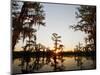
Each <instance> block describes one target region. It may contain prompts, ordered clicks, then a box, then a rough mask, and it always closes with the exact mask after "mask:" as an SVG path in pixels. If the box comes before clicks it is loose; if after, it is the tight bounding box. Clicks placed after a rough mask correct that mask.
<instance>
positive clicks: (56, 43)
mask: <svg viewBox="0 0 100 75" xmlns="http://www.w3.org/2000/svg"><path fill="white" fill-rule="evenodd" d="M60 38H61V36H59V35H58V34H57V33H53V34H52V40H53V41H54V51H55V52H56V51H57V49H58V43H59V42H61V40H60Z"/></svg>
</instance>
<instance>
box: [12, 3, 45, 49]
mask: <svg viewBox="0 0 100 75" xmlns="http://www.w3.org/2000/svg"><path fill="white" fill-rule="evenodd" d="M42 8H43V6H42V5H41V4H40V3H39V2H38V3H37V2H21V1H12V32H13V33H12V50H14V47H15V45H16V43H17V41H18V40H19V39H20V35H21V36H23V39H25V37H26V36H28V37H29V39H30V37H31V34H32V33H34V28H33V26H40V25H43V26H44V25H45V23H44V22H43V20H44V19H45V17H44V16H45V14H44V11H43V9H42ZM28 32H29V33H28Z"/></svg>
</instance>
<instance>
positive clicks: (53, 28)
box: [15, 3, 85, 51]
mask: <svg viewBox="0 0 100 75" xmlns="http://www.w3.org/2000/svg"><path fill="white" fill-rule="evenodd" d="M41 4H42V5H43V6H44V7H43V9H44V13H45V23H46V26H45V27H44V26H41V27H40V28H39V30H38V31H37V43H42V44H43V45H45V46H46V47H49V48H53V46H54V45H53V44H54V42H53V41H52V39H51V36H52V33H57V34H58V35H60V36H61V40H62V44H63V45H64V51H69V50H73V48H74V47H75V45H77V44H78V43H79V42H83V41H84V37H85V34H84V33H82V32H81V31H76V32H74V30H73V29H71V28H70V25H74V24H76V23H77V22H78V19H76V17H75V16H76V15H75V12H77V9H76V8H77V7H79V6H78V5H68V4H66V5H65V4H51V3H41ZM20 47H21V41H20V44H17V45H16V49H15V50H16V51H18V50H19V49H20Z"/></svg>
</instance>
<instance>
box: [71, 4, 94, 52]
mask: <svg viewBox="0 0 100 75" xmlns="http://www.w3.org/2000/svg"><path fill="white" fill-rule="evenodd" d="M76 18H78V19H79V21H78V23H77V24H76V25H73V26H71V27H72V28H73V29H74V30H75V31H77V30H80V31H82V32H85V33H86V34H87V37H86V38H87V40H88V41H87V42H88V44H89V45H90V48H91V50H92V51H95V50H96V46H95V45H96V7H95V6H86V5H85V6H84V5H81V6H80V7H79V8H78V12H76Z"/></svg>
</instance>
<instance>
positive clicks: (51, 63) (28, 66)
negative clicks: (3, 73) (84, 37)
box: [12, 55, 95, 73]
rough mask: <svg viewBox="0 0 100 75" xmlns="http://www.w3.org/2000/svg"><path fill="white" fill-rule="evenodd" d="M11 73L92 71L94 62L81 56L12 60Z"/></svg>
mask: <svg viewBox="0 0 100 75" xmlns="http://www.w3.org/2000/svg"><path fill="white" fill-rule="evenodd" d="M12 67H13V73H35V72H50V71H64V70H80V69H94V68H95V60H94V59H93V58H92V57H82V56H76V57H75V56H66V57H63V56H56V55H55V56H53V57H49V56H48V57H24V58H15V59H14V60H13V65H12Z"/></svg>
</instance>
